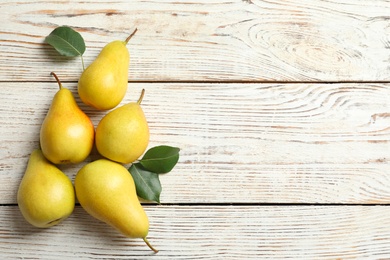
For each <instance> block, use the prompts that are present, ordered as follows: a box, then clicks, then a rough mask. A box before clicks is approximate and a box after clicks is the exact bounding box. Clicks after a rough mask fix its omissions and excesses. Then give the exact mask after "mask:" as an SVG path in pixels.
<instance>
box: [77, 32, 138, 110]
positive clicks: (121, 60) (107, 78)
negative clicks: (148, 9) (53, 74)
mask: <svg viewBox="0 0 390 260" xmlns="http://www.w3.org/2000/svg"><path fill="white" fill-rule="evenodd" d="M136 31H137V29H135V31H134V32H133V33H132V34H131V35H130V36H129V37H127V39H126V40H125V41H119V40H117V41H113V42H110V43H108V44H107V45H106V46H104V48H103V49H102V50H101V52H100V53H99V55H98V56H97V57H96V59H95V60H94V61H93V62H92V63H91V65H89V66H88V67H87V68H86V69H85V70H84V71H83V73H82V74H81V76H80V79H79V82H78V92H79V96H80V98H81V100H82V101H83V102H84V103H85V104H87V105H89V106H92V107H94V108H96V109H99V110H108V109H112V108H114V107H116V106H117V105H118V104H119V103H120V102H121V101H122V99H123V97H124V96H125V94H126V91H127V83H128V70H129V63H130V54H129V51H128V49H127V47H126V44H127V43H128V41H129V40H130V38H131V37H132V36H133V35H134V34H135V32H136Z"/></svg>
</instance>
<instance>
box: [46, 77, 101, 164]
mask: <svg viewBox="0 0 390 260" xmlns="http://www.w3.org/2000/svg"><path fill="white" fill-rule="evenodd" d="M52 75H53V76H54V77H55V78H56V80H57V82H58V85H59V87H60V90H59V91H58V92H57V93H56V94H55V96H54V98H53V101H52V103H51V106H50V108H49V111H48V113H47V115H46V117H45V119H44V120H43V123H42V126H41V131H40V144H41V149H42V152H43V154H44V155H45V157H46V158H47V159H48V160H49V161H51V162H52V163H55V164H63V163H79V162H82V161H83V160H85V159H86V158H87V157H88V155H89V154H90V153H91V150H92V147H93V144H94V135H95V129H94V125H93V123H92V121H91V119H90V118H89V117H88V116H87V115H86V114H85V113H84V112H83V111H82V110H81V109H80V108H79V106H78V105H77V103H76V101H75V99H74V97H73V94H72V92H71V91H70V90H69V89H66V88H63V87H62V85H61V82H60V81H59V79H58V77H57V75H56V74H55V73H53V72H52Z"/></svg>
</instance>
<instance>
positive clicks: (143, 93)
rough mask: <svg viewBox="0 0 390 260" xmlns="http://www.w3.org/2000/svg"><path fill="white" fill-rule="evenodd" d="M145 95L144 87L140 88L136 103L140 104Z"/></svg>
mask: <svg viewBox="0 0 390 260" xmlns="http://www.w3.org/2000/svg"><path fill="white" fill-rule="evenodd" d="M144 95H145V89H142V92H141V96H140V97H139V99H138V101H137V104H138V105H141V102H142V99H143V98H144Z"/></svg>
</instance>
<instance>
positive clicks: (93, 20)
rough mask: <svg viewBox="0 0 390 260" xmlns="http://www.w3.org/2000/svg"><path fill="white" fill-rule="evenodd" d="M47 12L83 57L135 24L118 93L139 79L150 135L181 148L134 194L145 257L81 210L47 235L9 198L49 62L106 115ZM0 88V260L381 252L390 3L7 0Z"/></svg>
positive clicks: (49, 93)
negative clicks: (144, 191)
mask: <svg viewBox="0 0 390 260" xmlns="http://www.w3.org/2000/svg"><path fill="white" fill-rule="evenodd" d="M60 25H68V26H72V27H73V28H75V29H76V30H77V31H79V32H80V33H81V34H82V35H83V37H84V39H85V41H86V44H87V51H86V53H85V55H84V59H85V63H86V64H89V63H91V62H92V60H93V59H94V58H95V57H96V56H97V54H98V52H99V51H100V49H101V48H102V47H103V46H104V45H105V44H106V43H108V42H110V41H112V40H116V39H125V38H126V36H127V35H128V34H129V33H130V32H132V31H133V30H134V28H136V27H137V28H138V32H137V34H136V36H135V37H133V39H132V40H131V42H130V43H129V45H128V48H129V50H130V53H131V65H130V69H129V90H128V93H127V95H126V97H125V99H124V100H123V103H126V102H129V101H134V100H136V99H137V98H138V95H139V92H140V90H141V89H142V88H145V89H146V95H145V98H144V100H143V108H144V110H145V113H146V116H147V118H148V121H149V124H150V130H151V143H150V146H151V147H152V146H156V145H160V144H167V145H172V146H178V147H180V148H181V149H182V150H181V157H180V161H179V163H178V164H177V166H176V167H175V169H174V170H173V171H172V172H171V173H169V174H166V175H162V176H161V182H162V186H163V193H162V195H161V202H162V204H161V205H153V204H144V207H145V209H146V211H147V213H148V215H149V218H150V222H151V228H150V233H149V240H150V242H151V243H152V244H153V245H154V246H155V247H156V248H158V249H159V250H160V252H159V253H158V254H157V255H153V254H152V252H151V251H150V250H149V249H148V248H147V247H146V246H145V245H144V243H143V241H142V240H136V239H128V238H125V237H123V236H121V235H120V234H118V233H117V232H116V231H114V230H112V229H111V228H110V227H108V226H106V225H105V224H104V223H101V222H99V221H97V220H94V219H93V218H92V217H90V216H89V215H87V214H86V213H85V211H84V210H83V209H82V208H81V207H80V206H76V209H75V212H74V214H72V216H71V217H70V218H68V219H67V220H66V221H64V222H63V223H62V224H60V225H58V226H55V227H53V228H50V229H44V230H41V229H37V228H34V227H32V226H30V225H29V224H27V223H26V222H25V221H24V219H23V218H22V216H21V214H20V212H19V210H18V207H17V204H16V191H17V188H18V185H19V182H20V180H21V178H22V176H23V173H24V170H25V167H26V163H27V160H28V156H29V154H30V153H31V151H32V150H33V149H34V148H37V147H38V140H39V128H40V125H41V123H42V120H43V118H44V116H45V114H46V112H47V109H48V107H49V105H50V102H51V99H52V97H53V95H54V94H55V92H56V91H57V84H56V83H55V81H54V79H53V78H52V77H51V76H50V72H51V71H55V72H56V73H57V74H58V76H59V77H60V79H61V80H62V81H63V85H64V86H65V87H67V88H70V89H71V90H72V91H73V92H74V93H75V95H76V98H77V101H78V103H79V104H80V106H81V107H82V109H84V110H85V111H86V113H87V114H88V115H90V116H91V118H92V120H93V122H94V123H95V125H96V124H97V123H98V121H99V119H100V118H101V116H102V115H103V114H104V113H105V112H98V111H94V110H93V109H90V108H88V107H86V106H85V105H83V104H82V103H81V101H80V99H79V98H78V96H77V80H78V77H79V75H80V73H81V70H82V67H81V62H80V60H79V59H69V58H64V57H62V56H60V55H58V54H57V53H56V52H55V51H54V50H53V49H52V48H51V47H50V46H48V45H47V44H45V43H43V40H44V37H45V36H46V35H48V34H49V33H50V32H51V31H52V30H53V29H54V28H55V27H57V26H60ZM0 89H1V92H0V111H1V113H0V125H1V127H0V146H1V149H0V207H1V209H0V258H1V259H29V258H34V259H261V258H271V259H285V258H295V259H302V258H306V259H356V258H360V259H390V207H389V206H390V165H389V154H390V146H389V141H390V2H389V1H385V0H370V1H367V0H341V1H340V0H332V1H331V0H322V1H319V0H286V1H277V0H267V1H265V0H242V1H239V0H230V1H222V0H198V1H188V0H179V1H171V0H163V1H148V0H135V1H125V0H117V1H112V2H111V1H45V0H42V1H33V0H31V1H29V0H20V1H11V0H6V1H2V2H0ZM96 157H97V154H96V152H93V154H92V155H91V156H90V158H89V159H88V161H90V160H93V159H94V158H96ZM82 165H83V164H79V165H73V166H62V167H61V168H62V169H63V170H64V171H65V172H66V174H68V176H69V177H70V178H72V180H73V179H74V175H75V173H76V172H77V170H78V169H79V168H80V167H81V166H82Z"/></svg>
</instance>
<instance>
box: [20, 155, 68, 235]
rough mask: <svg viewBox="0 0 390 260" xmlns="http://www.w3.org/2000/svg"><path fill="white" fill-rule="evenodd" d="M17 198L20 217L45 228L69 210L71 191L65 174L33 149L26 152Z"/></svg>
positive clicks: (64, 216) (63, 216) (63, 217)
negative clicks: (24, 170) (27, 155)
mask: <svg viewBox="0 0 390 260" xmlns="http://www.w3.org/2000/svg"><path fill="white" fill-rule="evenodd" d="M17 200H18V205H19V209H20V211H21V212H22V215H23V216H24V218H25V219H26V220H27V221H28V222H29V223H30V224H31V225H33V226H36V227H41V228H45V227H50V226H54V225H56V224H58V223H60V222H61V221H63V220H64V219H66V218H67V217H68V216H69V215H70V214H71V213H72V212H73V209H74V205H75V192H74V188H73V185H72V182H71V180H70V179H69V178H68V176H66V175H65V174H64V173H63V172H62V171H61V170H60V169H58V168H57V167H56V166H55V165H53V164H52V163H50V162H49V161H48V160H47V159H46V158H45V157H44V156H43V154H42V151H41V150H39V149H36V150H34V151H33V152H32V153H31V155H30V158H29V161H28V164H27V169H26V172H25V174H24V176H23V178H22V181H21V182H20V185H19V189H18V194H17Z"/></svg>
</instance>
